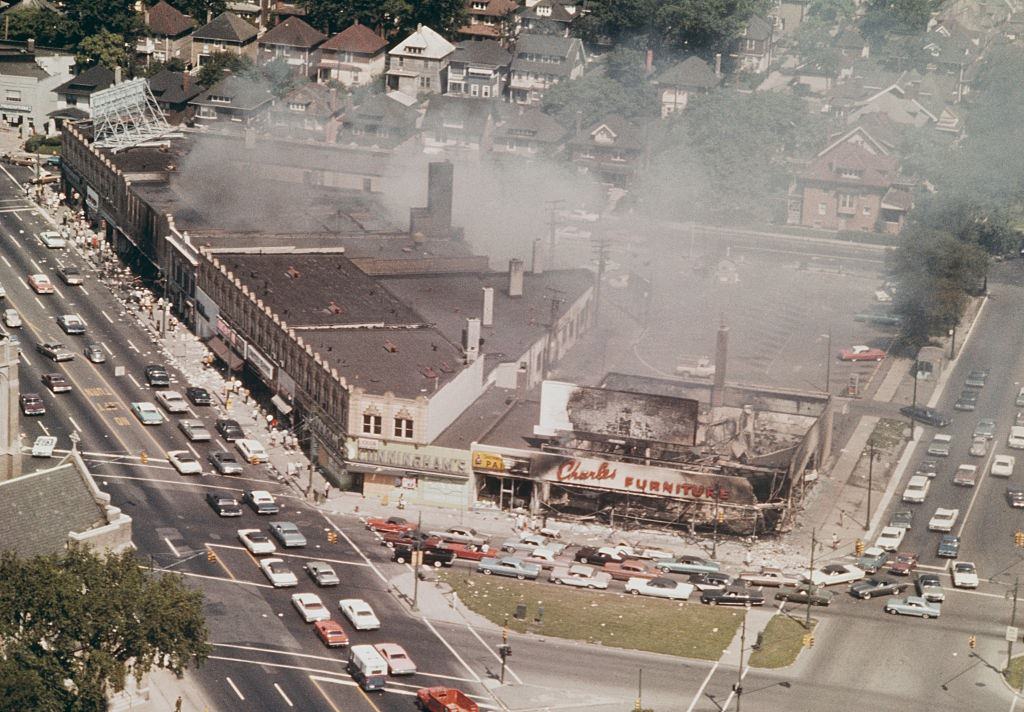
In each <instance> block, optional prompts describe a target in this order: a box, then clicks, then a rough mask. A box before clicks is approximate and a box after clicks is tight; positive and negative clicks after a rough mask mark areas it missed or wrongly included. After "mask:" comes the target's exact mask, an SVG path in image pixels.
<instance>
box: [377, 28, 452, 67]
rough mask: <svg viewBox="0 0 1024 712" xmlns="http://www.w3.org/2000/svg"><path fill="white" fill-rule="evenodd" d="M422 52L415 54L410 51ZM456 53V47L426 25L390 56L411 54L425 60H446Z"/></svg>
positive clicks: (391, 52) (397, 47)
mask: <svg viewBox="0 0 1024 712" xmlns="http://www.w3.org/2000/svg"><path fill="white" fill-rule="evenodd" d="M411 49H412V50H421V51H417V52H416V53H415V54H413V53H412V52H410V51H409V50H411ZM454 51H455V45H453V44H452V43H451V42H449V41H448V40H446V39H445V38H444V37H442V36H441V35H439V34H437V33H436V32H435V31H434V30H432V29H430V28H429V27H427V26H426V25H420V26H419V27H417V28H416V31H415V32H413V33H412V34H411V35H409V36H408V37H406V38H405V39H404V40H402V41H401V42H399V43H398V45H397V46H396V47H395V48H394V49H392V50H391V51H390V52H388V54H391V55H399V54H410V55H412V56H414V57H419V58H425V59H444V58H445V57H447V56H448V55H450V54H451V53H452V52H454Z"/></svg>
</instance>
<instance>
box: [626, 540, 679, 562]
mask: <svg viewBox="0 0 1024 712" xmlns="http://www.w3.org/2000/svg"><path fill="white" fill-rule="evenodd" d="M612 548H613V549H614V550H615V551H617V552H619V554H621V555H622V558H623V559H640V560H642V561H668V560H669V559H673V558H675V557H674V555H673V554H672V552H670V551H665V550H664V549H652V548H650V547H648V548H641V547H639V546H629V545H628V544H617V545H616V546H613V547H612Z"/></svg>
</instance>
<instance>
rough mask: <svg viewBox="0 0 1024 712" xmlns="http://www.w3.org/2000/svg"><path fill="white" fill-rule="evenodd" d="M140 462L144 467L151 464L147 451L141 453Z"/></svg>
mask: <svg viewBox="0 0 1024 712" xmlns="http://www.w3.org/2000/svg"><path fill="white" fill-rule="evenodd" d="M139 462H141V463H142V464H143V465H145V464H146V463H147V462H149V453H148V452H146V451H145V450H143V451H142V452H140V453H139Z"/></svg>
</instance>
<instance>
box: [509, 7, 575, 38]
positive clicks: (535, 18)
mask: <svg viewBox="0 0 1024 712" xmlns="http://www.w3.org/2000/svg"><path fill="white" fill-rule="evenodd" d="M516 18H517V19H518V21H519V29H520V31H521V32H532V33H534V34H538V35H557V36H559V37H568V36H569V27H570V26H571V25H572V21H573V20H574V19H575V15H574V14H573V13H572V12H570V11H569V10H567V9H566V7H565V5H564V4H563V3H561V2H558V0H535V2H533V3H529V2H528V3H527V4H526V5H525V6H524V7H523V8H522V9H521V10H519V12H518V13H517V15H516Z"/></svg>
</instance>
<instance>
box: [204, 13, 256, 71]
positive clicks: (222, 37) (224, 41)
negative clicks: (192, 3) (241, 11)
mask: <svg viewBox="0 0 1024 712" xmlns="http://www.w3.org/2000/svg"><path fill="white" fill-rule="evenodd" d="M256 35H257V31H256V28H255V27H253V26H252V25H250V24H249V23H248V22H246V21H245V20H243V19H242V18H240V17H239V16H238V15H236V14H234V13H231V12H222V13H221V14H219V15H217V17H215V18H213V20H211V21H210V22H208V23H207V24H205V25H203V26H202V27H200V28H199V29H198V30H196V31H195V32H193V33H192V67H193V68H198V67H201V66H203V62H205V61H206V60H207V58H209V57H210V56H211V55H213V54H216V53H218V52H228V53H230V54H234V55H238V56H240V57H241V56H245V57H248V58H249V59H251V60H253V61H256Z"/></svg>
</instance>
